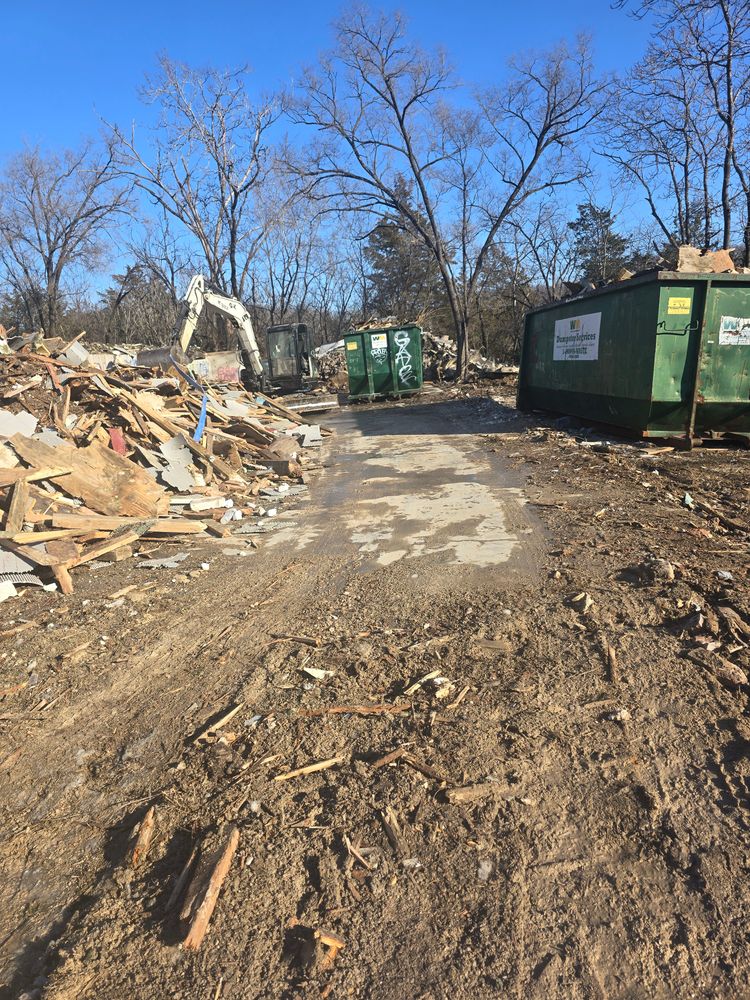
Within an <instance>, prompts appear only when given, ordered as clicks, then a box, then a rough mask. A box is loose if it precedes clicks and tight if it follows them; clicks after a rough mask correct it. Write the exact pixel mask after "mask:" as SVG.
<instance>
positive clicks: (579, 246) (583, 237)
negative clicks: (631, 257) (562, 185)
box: [568, 202, 628, 284]
mask: <svg viewBox="0 0 750 1000" xmlns="http://www.w3.org/2000/svg"><path fill="white" fill-rule="evenodd" d="M614 226H615V217H614V216H613V215H612V212H611V211H610V210H609V209H608V208H598V207H597V206H596V205H594V204H592V203H591V202H588V203H586V204H583V205H579V206H578V217H577V218H576V219H575V220H574V221H573V222H569V223H568V227H569V228H570V230H571V232H572V233H573V244H574V248H575V256H576V263H577V265H578V272H579V274H580V277H581V278H582V279H584V280H587V281H591V282H593V283H594V284H601V283H602V282H605V281H611V280H612V279H613V278H615V277H617V274H618V272H619V271H621V270H622V269H623V268H624V267H627V266H628V241H627V239H626V238H625V237H624V236H622V235H620V233H618V232H616V231H615V228H614Z"/></svg>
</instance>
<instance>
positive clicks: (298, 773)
mask: <svg viewBox="0 0 750 1000" xmlns="http://www.w3.org/2000/svg"><path fill="white" fill-rule="evenodd" d="M345 760H346V757H329V758H328V760H319V761H318V762H317V763H315V764H307V765H306V767H298V768H297V769H296V770H295V771H287V772H286V773H285V774H277V775H276V776H275V777H274V779H273V780H274V781H289V779H290V778H301V777H302V775H304V774H315V772H316V771H325V770H327V768H329V767H336V765H337V764H343V763H344V761H345Z"/></svg>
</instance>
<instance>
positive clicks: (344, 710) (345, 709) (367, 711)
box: [297, 701, 411, 719]
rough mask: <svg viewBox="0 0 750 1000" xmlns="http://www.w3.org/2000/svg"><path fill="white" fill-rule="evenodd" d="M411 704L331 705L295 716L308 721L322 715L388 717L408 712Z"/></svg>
mask: <svg viewBox="0 0 750 1000" xmlns="http://www.w3.org/2000/svg"><path fill="white" fill-rule="evenodd" d="M410 708H411V702H410V701H407V702H401V703H400V704H398V705H387V704H386V705H331V706H330V707H329V708H314V709H301V710H300V711H299V712H298V713H297V714H298V715H300V716H303V717H305V718H308V719H314V718H316V717H319V716H322V715H388V714H390V713H395V714H398V713H399V712H408V711H409V709H410Z"/></svg>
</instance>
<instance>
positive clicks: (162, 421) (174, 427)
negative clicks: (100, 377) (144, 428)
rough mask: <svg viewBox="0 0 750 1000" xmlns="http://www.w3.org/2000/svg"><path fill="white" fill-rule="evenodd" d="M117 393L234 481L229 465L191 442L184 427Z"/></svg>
mask: <svg viewBox="0 0 750 1000" xmlns="http://www.w3.org/2000/svg"><path fill="white" fill-rule="evenodd" d="M110 381H111V380H110ZM118 392H119V393H120V394H121V395H122V396H123V397H124V398H125V399H127V400H128V402H129V403H131V404H132V405H133V406H136V407H138V409H139V410H140V411H141V413H143V414H145V416H147V417H148V418H149V420H151V421H153V423H155V424H156V425H157V427H161V428H162V430H165V431H167V432H168V433H169V434H171V435H172V436H173V437H174V436H175V435H177V434H181V435H182V436H183V438H184V440H185V446H186V447H187V448H189V449H190V451H192V453H193V454H194V455H197V456H198V458H201V459H203V461H204V462H207V463H208V464H209V465H213V467H214V468H215V469H216V471H217V472H220V473H221V474H222V476H224V478H225V479H234V478H235V477H236V475H237V473H236V472H235V471H234V469H233V468H232V467H231V466H230V465H227V464H226V462H223V461H222V460H221V459H220V458H217V457H216V456H215V455H212V454H210V452H208V451H207V450H206V449H205V448H204V447H203V446H202V445H200V444H198V443H197V442H196V441H193V439H192V438H191V437H190V435H189V434H186V433H185V428H184V427H180V426H179V424H175V423H173V421H171V420H167V419H166V417H164V416H162V414H161V413H159V411H158V410H156V409H155V408H154V407H152V406H149V404H148V403H146V402H144V401H143V400H142V399H136V397H135V396H134V395H132V394H131V393H130V392H128V391H127V390H118Z"/></svg>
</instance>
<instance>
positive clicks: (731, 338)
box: [719, 316, 750, 345]
mask: <svg viewBox="0 0 750 1000" xmlns="http://www.w3.org/2000/svg"><path fill="white" fill-rule="evenodd" d="M719 343H720V344H746V345H747V344H750V318H748V317H747V316H722V317H721V324H720V326H719Z"/></svg>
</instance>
